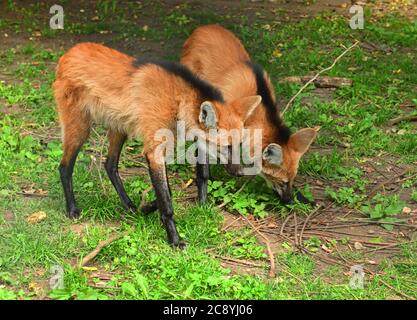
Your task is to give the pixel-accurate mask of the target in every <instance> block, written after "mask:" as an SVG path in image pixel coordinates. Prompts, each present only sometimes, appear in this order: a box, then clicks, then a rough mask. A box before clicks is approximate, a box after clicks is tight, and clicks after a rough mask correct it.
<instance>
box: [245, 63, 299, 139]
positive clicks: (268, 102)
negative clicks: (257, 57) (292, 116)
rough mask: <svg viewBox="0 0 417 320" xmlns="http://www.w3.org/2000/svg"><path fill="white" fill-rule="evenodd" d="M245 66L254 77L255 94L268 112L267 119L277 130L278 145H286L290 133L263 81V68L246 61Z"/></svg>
mask: <svg viewBox="0 0 417 320" xmlns="http://www.w3.org/2000/svg"><path fill="white" fill-rule="evenodd" d="M246 64H247V65H248V66H249V67H250V68H251V70H252V72H253V73H254V75H255V78H256V87H257V94H259V95H260V96H261V97H262V104H263V105H264V106H265V108H266V110H267V112H268V119H269V121H270V122H271V123H272V124H273V125H274V126H276V128H277V129H278V137H277V140H278V143H279V144H286V143H288V140H289V139H290V135H291V131H290V129H289V128H288V127H287V125H286V124H285V123H284V121H283V120H282V118H281V116H280V115H279V108H278V106H277V104H276V102H275V101H274V98H273V96H272V94H271V92H270V89H269V87H268V84H267V82H266V80H265V77H264V70H263V68H262V67H261V66H260V65H259V64H256V63H252V62H250V61H247V62H246Z"/></svg>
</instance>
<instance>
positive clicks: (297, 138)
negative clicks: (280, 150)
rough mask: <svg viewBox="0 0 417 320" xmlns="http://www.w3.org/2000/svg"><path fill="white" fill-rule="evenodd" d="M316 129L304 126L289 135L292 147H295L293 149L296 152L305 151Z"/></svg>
mask: <svg viewBox="0 0 417 320" xmlns="http://www.w3.org/2000/svg"><path fill="white" fill-rule="evenodd" d="M317 131H318V129H313V128H304V129H301V130H298V131H297V132H296V133H294V134H293V135H291V137H290V142H291V146H292V148H293V149H295V151H297V152H298V153H301V154H304V153H306V152H307V150H308V148H309V147H310V145H311V143H312V142H313V141H314V139H315V138H316V136H317Z"/></svg>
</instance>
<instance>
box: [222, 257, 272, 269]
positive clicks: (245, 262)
mask: <svg viewBox="0 0 417 320" xmlns="http://www.w3.org/2000/svg"><path fill="white" fill-rule="evenodd" d="M215 257H218V258H220V259H222V260H225V261H230V262H234V263H236V264H243V265H247V266H251V267H257V268H265V265H264V264H262V263H256V262H253V261H248V260H241V259H234V258H231V257H224V256H218V255H215Z"/></svg>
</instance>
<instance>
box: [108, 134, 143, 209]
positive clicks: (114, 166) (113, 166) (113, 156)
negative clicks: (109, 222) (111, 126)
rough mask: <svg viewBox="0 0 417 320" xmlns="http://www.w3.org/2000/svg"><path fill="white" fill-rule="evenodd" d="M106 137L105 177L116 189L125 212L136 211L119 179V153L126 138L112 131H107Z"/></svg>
mask: <svg viewBox="0 0 417 320" xmlns="http://www.w3.org/2000/svg"><path fill="white" fill-rule="evenodd" d="M108 137H109V140H110V146H109V154H108V156H107V160H106V163H105V164H104V167H105V169H106V172H107V175H108V176H109V178H110V181H111V182H112V184H113V186H114V188H115V189H116V192H117V194H118V195H119V198H120V201H121V202H122V205H123V207H124V208H125V209H126V210H131V211H136V210H137V208H136V206H135V205H134V204H133V202H132V200H130V198H129V196H128V195H127V193H126V191H125V188H124V186H123V182H122V180H121V179H120V175H119V170H118V165H119V159H120V153H121V151H122V148H123V144H124V142H125V141H126V138H127V137H126V135H125V134H121V133H118V132H115V131H112V130H110V131H109V134H108Z"/></svg>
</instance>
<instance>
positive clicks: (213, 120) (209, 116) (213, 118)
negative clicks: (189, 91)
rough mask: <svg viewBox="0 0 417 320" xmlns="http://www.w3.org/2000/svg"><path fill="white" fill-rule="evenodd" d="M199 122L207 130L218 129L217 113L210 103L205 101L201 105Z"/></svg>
mask: <svg viewBox="0 0 417 320" xmlns="http://www.w3.org/2000/svg"><path fill="white" fill-rule="evenodd" d="M198 121H200V123H201V124H202V125H203V126H205V127H206V128H207V129H216V128H217V113H216V110H215V109H214V106H213V104H212V103H211V102H210V101H204V102H203V103H202V104H201V106H200V115H199V116H198Z"/></svg>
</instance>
